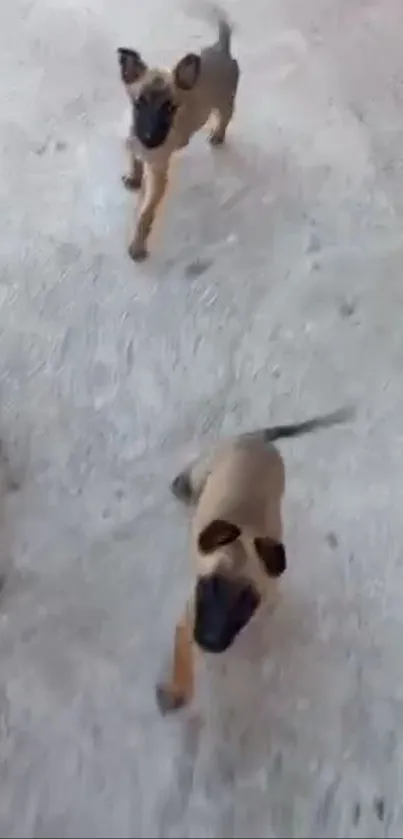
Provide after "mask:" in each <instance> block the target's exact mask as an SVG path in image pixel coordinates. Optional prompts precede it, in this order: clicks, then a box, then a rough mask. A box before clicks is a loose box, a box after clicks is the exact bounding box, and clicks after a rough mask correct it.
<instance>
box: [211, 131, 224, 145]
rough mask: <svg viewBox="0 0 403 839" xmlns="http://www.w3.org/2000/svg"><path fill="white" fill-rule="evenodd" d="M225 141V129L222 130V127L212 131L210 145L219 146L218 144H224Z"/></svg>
mask: <svg viewBox="0 0 403 839" xmlns="http://www.w3.org/2000/svg"><path fill="white" fill-rule="evenodd" d="M224 141H225V131H222V130H221V129H220V128H216V129H215V130H214V131H212V132H211V134H210V136H209V143H210V146H213V148H217V147H218V146H222V145H223V144H224Z"/></svg>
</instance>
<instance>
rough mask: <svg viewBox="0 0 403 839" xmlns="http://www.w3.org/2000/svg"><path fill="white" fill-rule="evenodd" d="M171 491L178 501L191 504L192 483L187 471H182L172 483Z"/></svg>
mask: <svg viewBox="0 0 403 839" xmlns="http://www.w3.org/2000/svg"><path fill="white" fill-rule="evenodd" d="M171 492H172V495H174V496H175V498H177V499H178V501H182V503H184V504H190V502H191V500H192V495H193V492H192V484H191V482H190V479H189V475H188V474H187V472H180V473H179V475H177V476H176V478H174V479H173V481H172V483H171Z"/></svg>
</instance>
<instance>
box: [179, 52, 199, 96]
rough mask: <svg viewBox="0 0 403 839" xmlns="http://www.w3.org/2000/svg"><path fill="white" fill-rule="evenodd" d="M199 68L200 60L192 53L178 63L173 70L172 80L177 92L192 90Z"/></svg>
mask: <svg viewBox="0 0 403 839" xmlns="http://www.w3.org/2000/svg"><path fill="white" fill-rule="evenodd" d="M200 68H201V59H200V56H199V55H196V54H195V53H194V52H189V53H188V54H187V55H184V57H183V58H181V60H180V61H178V63H177V65H176V67H174V70H173V79H174V82H175V85H176V87H177V88H179V90H192V88H194V86H195V84H196V82H197V80H198V78H199V75H200Z"/></svg>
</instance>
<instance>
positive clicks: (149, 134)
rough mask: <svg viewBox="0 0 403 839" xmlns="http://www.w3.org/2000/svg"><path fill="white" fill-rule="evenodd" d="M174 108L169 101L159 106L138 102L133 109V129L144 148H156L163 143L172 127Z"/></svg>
mask: <svg viewBox="0 0 403 839" xmlns="http://www.w3.org/2000/svg"><path fill="white" fill-rule="evenodd" d="M174 112H175V111H174V108H173V106H172V105H171V103H169V102H164V103H163V104H162V105H159V107H155V106H153V105H149V104H143V103H141V102H140V103H139V104H138V105H137V107H136V109H135V116H134V131H135V134H136V136H137V138H138V139H139V140H140V142H141V143H142V144H143V146H145V148H146V149H157V148H159V147H160V146H162V145H163V144H164V143H165V140H166V139H167V137H168V134H169V132H170V130H171V127H172V120H173V115H174Z"/></svg>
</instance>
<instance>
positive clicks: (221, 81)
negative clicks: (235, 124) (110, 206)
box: [117, 3, 239, 261]
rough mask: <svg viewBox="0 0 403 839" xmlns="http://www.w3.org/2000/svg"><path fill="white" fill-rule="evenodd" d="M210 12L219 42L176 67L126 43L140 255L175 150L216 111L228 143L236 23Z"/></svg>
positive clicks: (134, 254) (131, 176) (124, 76)
mask: <svg viewBox="0 0 403 839" xmlns="http://www.w3.org/2000/svg"><path fill="white" fill-rule="evenodd" d="M205 6H206V11H208V12H209V15H210V17H214V20H215V22H216V23H217V26H218V38H217V41H216V42H215V43H214V44H212V45H211V46H209V47H206V48H205V49H203V50H202V51H201V52H200V54H196V53H188V54H187V55H185V56H184V57H183V58H182V59H181V60H180V61H179V62H178V63H177V64H176V66H175V67H174V68H173V69H172V70H161V69H155V68H150V67H148V65H147V64H146V63H145V62H144V61H143V59H142V57H141V55H140V54H139V53H138V52H137V51H136V50H132V49H128V48H125V47H120V48H119V49H118V51H117V52H118V61H119V67H120V76H121V80H122V82H123V84H124V86H125V89H126V92H127V94H128V97H129V99H130V102H131V107H132V124H131V131H130V135H129V137H128V139H127V150H128V154H129V162H130V166H129V172H128V174H127V175H125V176H124V178H123V182H124V184H125V186H126V187H127V188H128V189H139V190H140V210H139V215H138V220H137V224H136V228H135V230H134V233H133V236H132V240H131V242H130V245H129V254H130V256H131V258H132V259H134V260H137V261H138V260H142V259H145V258H146V256H147V242H148V237H149V235H150V233H151V229H152V227H153V224H154V220H155V216H156V213H157V211H158V208H159V206H160V204H161V201H162V199H163V197H164V194H165V191H166V188H167V185H168V171H169V163H170V159H171V157H172V155H173V154H174V153H175V152H177V151H179V149H182V148H184V146H187V144H188V143H189V140H190V139H191V137H192V136H193V134H195V133H196V132H197V131H199V129H201V128H202V127H203V126H204V125H205V124H206V122H207V121H208V120H209V118H210V116H211V115H213V116H214V117H215V126H214V128H213V130H212V133H211V134H210V142H211V144H212V145H213V146H218V145H220V144H221V143H223V142H224V139H225V133H226V130H227V127H228V124H229V122H230V120H231V118H232V115H233V112H234V105H235V96H236V92H237V88H238V80H239V67H238V63H237V61H236V59H235V58H233V56H232V55H231V26H230V24H229V22H228V20H227V19H226V17H225V15H224V14H223V12H222V11H221V10H219V9H218V8H217V7H216V6H215V5H214V4H209V3H206V4H205Z"/></svg>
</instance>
